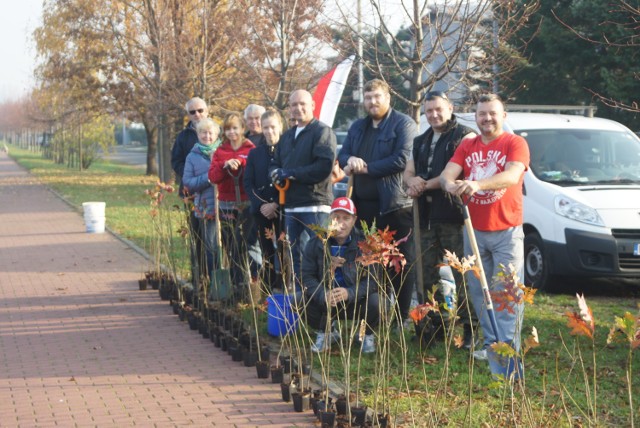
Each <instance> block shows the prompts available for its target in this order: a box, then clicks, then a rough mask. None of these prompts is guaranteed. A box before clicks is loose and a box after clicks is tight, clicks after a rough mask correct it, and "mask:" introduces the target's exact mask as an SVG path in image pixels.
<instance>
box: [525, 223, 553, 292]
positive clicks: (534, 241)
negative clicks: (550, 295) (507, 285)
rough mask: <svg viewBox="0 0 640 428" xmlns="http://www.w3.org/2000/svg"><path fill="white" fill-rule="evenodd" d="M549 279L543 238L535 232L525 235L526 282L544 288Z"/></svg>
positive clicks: (540, 288) (534, 286) (530, 285)
mask: <svg viewBox="0 0 640 428" xmlns="http://www.w3.org/2000/svg"><path fill="white" fill-rule="evenodd" d="M548 281H549V266H548V264H547V262H546V260H545V255H544V247H543V244H542V238H540V235H538V234H537V233H535V232H532V233H528V234H527V235H526V236H525V237H524V284H525V285H526V286H528V287H533V288H537V289H539V290H543V289H544V288H545V287H546V286H547V283H548Z"/></svg>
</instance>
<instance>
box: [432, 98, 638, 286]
mask: <svg viewBox="0 0 640 428" xmlns="http://www.w3.org/2000/svg"><path fill="white" fill-rule="evenodd" d="M507 110H508V106H507ZM457 116H458V118H459V119H460V122H461V123H463V124H465V125H467V126H470V127H472V128H474V129H477V126H476V125H475V120H474V117H473V114H472V113H461V114H457ZM425 122H426V121H425ZM505 129H506V130H507V131H509V132H513V133H515V134H518V135H521V136H522V137H524V138H525V139H526V140H527V142H528V143H529V150H530V152H531V165H530V168H529V170H528V171H527V172H526V174H525V177H524V195H525V197H524V232H525V240H524V244H525V284H526V285H533V286H535V287H537V288H544V287H546V286H547V285H548V284H549V277H550V276H553V275H570V276H589V277H630V278H636V277H637V278H640V139H639V138H638V136H637V135H635V134H634V133H633V132H631V131H630V130H629V129H628V128H626V127H625V126H623V125H621V124H619V123H617V122H614V121H611V120H607V119H599V118H590V117H582V116H573V115H561V114H549V113H518V112H508V113H507V120H506V122H505Z"/></svg>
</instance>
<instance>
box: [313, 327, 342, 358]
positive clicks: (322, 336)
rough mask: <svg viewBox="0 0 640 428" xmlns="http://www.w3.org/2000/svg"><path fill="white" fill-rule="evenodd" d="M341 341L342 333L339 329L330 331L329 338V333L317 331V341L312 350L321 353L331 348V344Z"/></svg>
mask: <svg viewBox="0 0 640 428" xmlns="http://www.w3.org/2000/svg"><path fill="white" fill-rule="evenodd" d="M339 341H340V333H339V332H337V331H332V332H331V333H329V338H328V340H327V334H326V333H324V332H317V333H316V343H314V344H312V345H311V352H314V353H316V354H317V353H320V352H324V351H327V350H329V349H331V344H333V343H337V342H339Z"/></svg>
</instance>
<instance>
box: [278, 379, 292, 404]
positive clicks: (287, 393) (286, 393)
mask: <svg viewBox="0 0 640 428" xmlns="http://www.w3.org/2000/svg"><path fill="white" fill-rule="evenodd" d="M280 391H282V401H284V402H285V403H288V402H289V401H291V384H290V383H284V382H283V383H281V384H280Z"/></svg>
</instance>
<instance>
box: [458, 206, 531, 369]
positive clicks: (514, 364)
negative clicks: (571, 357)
mask: <svg viewBox="0 0 640 428" xmlns="http://www.w3.org/2000/svg"><path fill="white" fill-rule="evenodd" d="M468 203H469V199H468V200H467V201H466V202H463V201H462V198H460V197H459V196H458V204H459V205H460V206H462V217H463V218H464V226H465V229H466V230H467V236H468V237H469V244H470V245H471V250H472V251H473V255H474V256H476V266H478V274H479V276H480V286H481V288H482V294H483V297H484V304H485V306H486V308H487V315H489V321H490V322H491V328H492V329H493V334H494V336H495V338H496V340H497V341H498V342H502V341H503V338H501V337H500V332H499V330H498V323H497V321H496V314H495V312H494V310H493V301H492V300H491V293H490V292H489V284H488V283H487V277H486V275H485V273H484V267H483V266H482V258H481V257H480V250H479V249H478V242H477V241H476V234H475V232H474V231H473V224H472V223H471V216H469V208H468V207H467V204H468ZM487 355H488V356H489V368H490V369H491V374H492V375H494V376H497V375H500V376H504V378H505V379H509V378H511V377H513V379H520V377H521V376H522V373H523V368H522V363H521V362H520V361H519V360H518V357H517V356H516V357H503V356H501V355H497V354H496V353H495V352H494V351H493V349H488V350H487Z"/></svg>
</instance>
